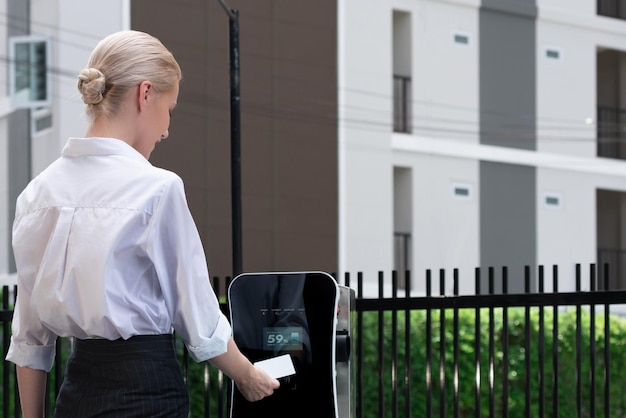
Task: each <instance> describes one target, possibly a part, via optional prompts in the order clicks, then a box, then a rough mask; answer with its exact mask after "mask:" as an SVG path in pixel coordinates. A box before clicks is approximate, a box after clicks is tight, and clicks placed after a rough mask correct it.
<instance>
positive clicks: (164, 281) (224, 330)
mask: <svg viewBox="0 0 626 418" xmlns="http://www.w3.org/2000/svg"><path fill="white" fill-rule="evenodd" d="M148 254H149V256H150V257H151V259H152V261H153V264H154V266H155V270H156V274H157V276H158V281H159V284H160V286H161V289H162V292H163V296H164V298H165V301H166V304H167V309H168V312H169V315H170V317H171V320H172V324H173V327H174V330H175V331H176V333H177V334H178V335H180V336H181V338H182V339H183V341H184V343H185V345H186V346H187V349H188V350H189V353H190V355H191V357H192V358H193V359H194V360H195V361H204V360H208V359H210V358H213V357H216V356H218V355H220V354H223V353H225V352H226V348H227V344H228V341H229V339H230V338H231V336H232V329H231V326H230V323H229V321H228V319H227V318H226V316H225V315H224V314H223V313H222V311H221V310H220V305H219V302H218V300H217V297H216V295H215V292H214V291H213V287H212V286H211V282H210V278H209V272H208V268H207V263H206V258H205V254H204V249H203V247H202V242H201V240H200V236H199V234H198V230H197V228H196V225H195V223H194V221H193V218H192V216H191V213H190V211H189V207H188V205H187V199H186V197H185V192H184V187H183V183H182V180H181V179H180V178H178V177H176V178H175V180H174V181H172V182H171V183H169V184H168V185H167V186H166V187H165V188H164V190H163V193H162V195H161V198H160V199H159V202H158V205H157V207H156V208H155V211H154V213H153V216H152V219H151V226H150V238H149V241H148Z"/></svg>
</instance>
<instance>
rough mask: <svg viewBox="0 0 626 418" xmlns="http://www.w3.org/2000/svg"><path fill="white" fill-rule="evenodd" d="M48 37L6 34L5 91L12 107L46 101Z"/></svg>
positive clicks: (48, 101)
mask: <svg viewBox="0 0 626 418" xmlns="http://www.w3.org/2000/svg"><path fill="white" fill-rule="evenodd" d="M50 59H51V54H50V40H49V39H47V38H43V37H41V36H14V37H11V38H9V62H10V65H9V77H10V81H9V90H10V91H9V94H10V96H11V105H12V106H13V108H16V109H20V108H38V107H43V106H49V105H50V99H51V97H50V96H51V94H50V93H51V84H50V70H49V69H50Z"/></svg>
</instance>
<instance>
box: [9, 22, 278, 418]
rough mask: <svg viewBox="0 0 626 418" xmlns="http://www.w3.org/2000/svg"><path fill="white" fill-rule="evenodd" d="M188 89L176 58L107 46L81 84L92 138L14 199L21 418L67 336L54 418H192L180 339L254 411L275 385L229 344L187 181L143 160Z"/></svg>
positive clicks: (139, 39)
mask: <svg viewBox="0 0 626 418" xmlns="http://www.w3.org/2000/svg"><path fill="white" fill-rule="evenodd" d="M180 79H181V71H180V67H179V65H178V63H177V62H176V60H175V59H174V57H173V56H172V54H171V53H170V52H169V51H168V50H167V49H166V48H165V47H164V46H163V45H162V44H161V42H160V41H159V40H157V39H156V38H154V37H152V36H150V35H148V34H145V33H142V32H137V31H122V32H118V33H115V34H112V35H110V36H108V37H106V38H105V39H103V40H102V41H100V43H99V44H98V45H97V47H96V48H95V49H94V51H93V52H92V54H91V57H90V59H89V64H88V66H87V68H86V69H84V70H83V71H82V72H81V73H80V75H79V77H78V89H79V91H80V93H81V95H82V99H83V101H84V102H85V103H86V105H87V107H86V113H87V115H88V117H89V119H90V125H89V128H88V130H87V132H86V134H85V137H84V138H70V139H69V140H68V142H67V144H66V146H65V148H64V149H63V152H62V155H61V157H60V158H59V159H58V160H57V161H55V162H54V163H52V164H51V165H50V166H49V167H48V168H46V169H45V170H44V171H43V172H42V173H41V174H40V175H39V176H37V177H36V178H35V179H33V180H32V181H31V183H30V184H29V185H28V186H27V187H26V189H25V190H24V191H23V192H22V194H21V195H20V196H19V198H18V200H17V207H16V215H15V221H14V225H13V248H14V254H15V261H16V266H17V274H18V294H17V303H16V306H15V315H14V319H13V335H12V337H11V345H10V348H9V352H8V355H7V359H8V360H10V361H12V362H14V363H15V364H16V365H17V375H18V386H19V392H20V398H21V403H22V408H23V413H24V417H26V418H28V417H38V418H40V417H42V416H43V410H44V392H45V380H46V373H47V372H48V371H49V370H50V369H51V367H52V363H53V359H54V355H55V341H56V339H57V337H59V336H61V337H74V350H73V352H72V355H71V356H70V358H69V360H68V364H67V369H66V376H65V379H64V382H63V385H62V387H61V390H60V393H59V396H58V399H57V402H56V405H55V416H58V417H70V416H76V417H82V418H85V417H89V416H94V415H98V416H115V417H121V416H124V417H131V416H132V417H157V416H162V417H179V416H180V417H187V416H188V413H189V400H188V394H187V390H186V387H185V385H184V382H183V378H182V374H181V370H180V367H179V365H178V363H177V360H176V356H175V351H174V338H173V335H172V334H173V332H174V331H175V332H176V333H177V334H178V335H179V336H180V337H181V338H182V340H183V341H184V343H185V345H186V346H187V348H188V350H189V353H190V355H191V357H192V358H193V359H194V360H196V361H204V360H209V361H210V362H211V363H212V364H213V365H215V366H216V367H218V368H219V369H221V370H222V371H223V372H224V373H225V374H226V375H228V376H229V377H230V378H231V379H233V380H234V381H235V383H236V384H237V386H238V388H239V390H240V391H241V392H242V393H243V394H244V395H245V396H246V398H247V399H248V400H250V401H256V400H260V399H262V398H263V397H265V396H268V395H270V394H272V392H273V390H274V389H276V388H278V386H279V382H278V381H277V380H276V379H273V378H271V377H269V376H268V375H267V374H265V373H264V372H263V371H261V370H260V369H258V368H256V367H254V366H253V365H252V364H251V363H250V361H248V359H247V358H246V357H244V356H243V355H242V354H241V352H240V351H239V349H238V347H237V346H236V344H235V343H234V341H233V339H232V337H231V328H230V324H229V323H228V320H227V319H226V317H225V316H224V315H223V314H222V313H221V312H220V309H219V304H218V301H217V298H216V296H215V294H214V293H213V289H212V288H211V286H210V283H209V274H208V271H207V267H206V260H205V258H204V251H203V249H202V244H201V241H200V238H199V236H198V233H197V229H196V227H195V224H194V222H193V220H192V218H191V214H190V212H189V209H188V206H187V202H186V198H185V193H184V188H183V183H182V181H181V179H180V178H179V177H178V176H177V175H176V174H174V173H172V172H169V171H166V170H163V169H159V168H156V167H154V166H152V165H151V164H150V163H149V162H148V158H149V157H150V153H151V152H152V150H153V149H154V147H155V145H156V144H157V143H158V142H159V141H161V140H163V139H165V138H167V137H168V135H169V132H168V128H169V122H170V115H171V112H172V111H173V110H174V108H175V107H176V102H177V98H178V84H179V81H180Z"/></svg>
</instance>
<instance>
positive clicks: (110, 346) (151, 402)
mask: <svg viewBox="0 0 626 418" xmlns="http://www.w3.org/2000/svg"><path fill="white" fill-rule="evenodd" d="M96 416H97V417H116V418H123V417H126V418H140V417H141V418H143V417H168V418H171V417H181V418H187V417H188V416H189V395H188V392H187V387H186V386H185V382H184V381H183V376H182V372H181V368H180V365H179V364H178V360H177V359H176V351H175V348H174V337H173V336H172V335H146V336H136V337H131V338H130V339H128V340H122V339H119V340H115V341H109V340H78V339H75V340H74V350H73V351H72V354H71V355H70V357H69V359H68V361H67V368H66V370H65V379H64V381H63V384H62V386H61V390H60V392H59V396H58V397H57V401H56V404H55V409H54V417H57V418H71V417H77V418H78V417H80V418H89V417H96Z"/></svg>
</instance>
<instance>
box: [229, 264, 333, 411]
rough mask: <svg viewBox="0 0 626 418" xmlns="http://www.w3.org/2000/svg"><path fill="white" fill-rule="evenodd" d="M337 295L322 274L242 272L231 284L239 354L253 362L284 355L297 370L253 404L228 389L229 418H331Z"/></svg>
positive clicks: (233, 318) (230, 293)
mask: <svg viewBox="0 0 626 418" xmlns="http://www.w3.org/2000/svg"><path fill="white" fill-rule="evenodd" d="M337 292H338V290H337V284H336V282H335V281H334V279H333V278H332V277H330V276H328V275H326V274H323V273H298V274H294V273H285V274H280V273H276V274H270V273H267V274H251V275H245V274H244V275H242V276H240V277H238V278H237V279H235V280H234V281H233V282H232V283H231V286H230V288H229V300H230V311H231V312H230V313H231V322H232V323H231V325H232V328H233V338H234V340H235V342H236V343H237V345H238V346H239V349H240V350H241V352H242V353H243V354H244V355H245V356H246V357H248V359H250V361H252V362H253V363H254V362H257V361H260V360H266V359H269V358H272V357H277V356H279V355H282V354H289V355H290V357H291V360H292V362H293V365H294V368H295V370H296V374H295V375H292V376H289V377H286V378H283V379H279V380H280V381H281V385H280V388H279V389H277V390H276V391H275V392H274V394H273V395H272V396H269V397H267V398H265V399H263V400H261V401H258V402H248V401H246V400H245V399H244V398H243V396H242V395H241V393H239V391H238V389H237V386H236V385H233V388H234V390H233V402H232V407H231V408H232V415H231V417H232V418H237V417H252V416H272V417H274V418H279V417H282V416H285V417H292V416H293V411H295V410H305V411H308V412H310V413H311V415H310V416H319V417H324V418H326V417H334V416H335V390H334V389H335V386H334V379H335V369H334V362H333V359H334V356H333V355H334V352H333V348H334V341H335V338H336V335H335V320H336V315H337V305H336V298H337V296H338V295H337ZM283 412H284V413H283Z"/></svg>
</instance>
